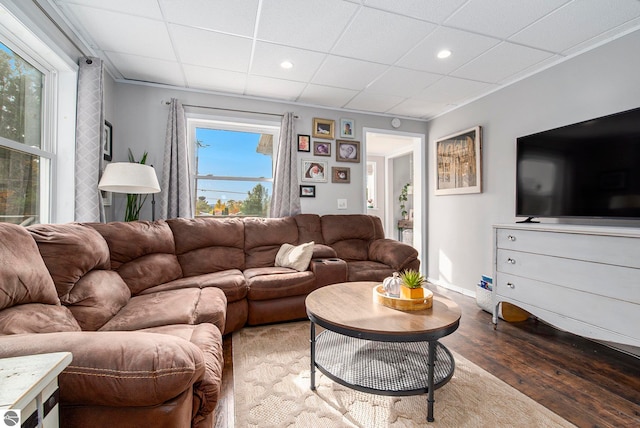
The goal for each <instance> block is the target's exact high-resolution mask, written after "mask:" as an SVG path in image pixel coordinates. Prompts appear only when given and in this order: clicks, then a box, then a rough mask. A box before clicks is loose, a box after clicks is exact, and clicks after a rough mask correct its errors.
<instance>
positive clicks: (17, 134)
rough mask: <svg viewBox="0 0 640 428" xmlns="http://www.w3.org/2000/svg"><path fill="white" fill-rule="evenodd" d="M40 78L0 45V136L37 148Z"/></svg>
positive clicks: (40, 111)
mask: <svg viewBox="0 0 640 428" xmlns="http://www.w3.org/2000/svg"><path fill="white" fill-rule="evenodd" d="M43 82H44V75H43V74H42V73H41V72H40V71H39V70H37V69H36V68H35V67H33V66H32V65H31V64H29V63H28V62H26V61H25V60H24V59H22V58H21V57H20V56H19V55H17V54H16V53H15V52H13V51H12V50H11V49H9V48H8V47H6V46H5V45H4V44H2V43H0V136H1V137H4V138H7V139H9V140H12V141H15V142H18V143H23V144H26V145H28V146H32V147H38V148H40V146H41V138H40V126H41V123H42V118H41V114H42V109H41V102H42V85H43Z"/></svg>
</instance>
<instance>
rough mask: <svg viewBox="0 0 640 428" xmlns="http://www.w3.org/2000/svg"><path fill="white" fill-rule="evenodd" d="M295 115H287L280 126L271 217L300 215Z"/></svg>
mask: <svg viewBox="0 0 640 428" xmlns="http://www.w3.org/2000/svg"><path fill="white" fill-rule="evenodd" d="M295 133H296V132H295V123H294V117H293V113H285V115H284V116H283V117H282V124H281V126H280V141H279V142H278V155H277V157H276V171H275V175H274V177H273V196H272V198H271V209H270V212H269V216H270V217H286V216H291V215H296V214H300V193H299V187H298V147H297V142H296V141H295Z"/></svg>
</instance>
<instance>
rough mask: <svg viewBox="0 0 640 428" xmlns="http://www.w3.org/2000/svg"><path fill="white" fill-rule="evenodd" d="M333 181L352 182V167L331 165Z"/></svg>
mask: <svg viewBox="0 0 640 428" xmlns="http://www.w3.org/2000/svg"><path fill="white" fill-rule="evenodd" d="M331 182H332V183H351V168H345V167H341V166H333V167H331Z"/></svg>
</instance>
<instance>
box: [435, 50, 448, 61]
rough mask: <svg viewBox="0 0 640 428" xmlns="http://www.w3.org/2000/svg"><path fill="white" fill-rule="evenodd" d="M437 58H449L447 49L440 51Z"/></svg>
mask: <svg viewBox="0 0 640 428" xmlns="http://www.w3.org/2000/svg"><path fill="white" fill-rule="evenodd" d="M437 56H438V58H440V59H445V58H449V57H450V56H451V51H450V50H449V49H442V50H441V51H440V52H438V55H437Z"/></svg>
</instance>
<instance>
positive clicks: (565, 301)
mask: <svg viewBox="0 0 640 428" xmlns="http://www.w3.org/2000/svg"><path fill="white" fill-rule="evenodd" d="M493 230H494V254H493V259H494V293H493V299H494V300H493V303H494V311H493V322H494V324H495V323H497V308H498V303H500V302H509V303H513V304H514V305H516V306H519V307H521V308H522V309H525V310H527V311H529V312H530V313H531V314H532V315H534V316H536V317H538V318H539V319H541V320H543V321H545V322H547V323H549V324H551V325H553V326H555V327H557V328H559V329H562V330H566V331H569V332H571V333H574V334H578V335H581V336H584V337H588V338H591V339H595V340H601V341H607V342H612V343H616V344H623V345H627V346H633V347H640V230H638V229H637V228H626V227H597V226H575V225H560V224H509V225H495V226H494V227H493Z"/></svg>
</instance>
